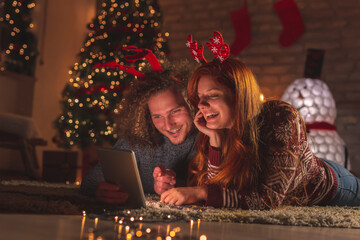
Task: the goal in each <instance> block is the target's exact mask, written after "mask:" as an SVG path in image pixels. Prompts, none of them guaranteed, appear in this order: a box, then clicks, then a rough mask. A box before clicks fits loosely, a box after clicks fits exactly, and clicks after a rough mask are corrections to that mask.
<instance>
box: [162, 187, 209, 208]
mask: <svg viewBox="0 0 360 240" xmlns="http://www.w3.org/2000/svg"><path fill="white" fill-rule="evenodd" d="M206 199H207V190H206V187H202V186H199V187H180V188H173V189H170V190H168V191H166V192H164V193H163V194H161V197H160V200H161V201H162V202H165V203H169V204H173V205H183V204H192V203H196V202H200V201H203V200H206Z"/></svg>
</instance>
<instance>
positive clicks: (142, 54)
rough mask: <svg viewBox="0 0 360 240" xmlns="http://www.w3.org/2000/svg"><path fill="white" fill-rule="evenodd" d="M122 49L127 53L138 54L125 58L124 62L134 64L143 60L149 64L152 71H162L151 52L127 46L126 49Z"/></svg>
mask: <svg viewBox="0 0 360 240" xmlns="http://www.w3.org/2000/svg"><path fill="white" fill-rule="evenodd" d="M123 49H124V50H128V51H134V52H139V53H138V54H135V55H127V56H125V59H126V61H128V62H136V61H138V60H141V59H143V58H145V59H146V60H148V61H149V63H150V64H151V67H152V68H153V69H154V71H156V72H162V71H163V69H162V67H161V66H160V63H159V61H158V60H157V58H156V56H155V55H154V53H153V52H152V51H151V50H149V49H141V48H137V47H135V46H128V47H124V48H123Z"/></svg>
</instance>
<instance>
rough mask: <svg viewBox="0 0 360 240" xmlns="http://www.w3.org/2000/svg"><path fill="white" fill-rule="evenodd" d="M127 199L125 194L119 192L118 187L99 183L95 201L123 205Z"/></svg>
mask: <svg viewBox="0 0 360 240" xmlns="http://www.w3.org/2000/svg"><path fill="white" fill-rule="evenodd" d="M128 197H129V196H128V194H127V193H125V192H121V191H120V187H119V186H118V185H115V184H111V183H108V182H101V183H100V184H99V186H98V188H97V189H96V199H97V200H99V201H101V202H103V203H112V204H120V203H125V202H126V200H127V199H128Z"/></svg>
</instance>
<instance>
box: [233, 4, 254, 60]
mask: <svg viewBox="0 0 360 240" xmlns="http://www.w3.org/2000/svg"><path fill="white" fill-rule="evenodd" d="M230 18H231V21H232V24H233V26H234V29H235V40H234V42H233V43H232V44H231V47H230V53H231V54H232V55H234V56H236V55H239V54H240V53H241V52H242V50H244V49H245V48H246V47H247V45H249V43H250V41H251V26H250V15H249V11H248V7H247V3H246V0H245V2H244V6H243V7H242V8H239V9H237V10H235V11H232V12H230Z"/></svg>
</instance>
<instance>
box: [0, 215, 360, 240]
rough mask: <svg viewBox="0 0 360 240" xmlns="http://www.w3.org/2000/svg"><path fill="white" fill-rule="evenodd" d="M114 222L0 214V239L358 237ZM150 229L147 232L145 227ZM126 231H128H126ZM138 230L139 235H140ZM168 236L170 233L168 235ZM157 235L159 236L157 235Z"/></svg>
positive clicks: (339, 232)
mask: <svg viewBox="0 0 360 240" xmlns="http://www.w3.org/2000/svg"><path fill="white" fill-rule="evenodd" d="M130 226H131V227H130V229H129V230H126V224H122V225H120V224H118V223H115V221H111V220H98V221H96V220H95V219H94V218H90V217H82V216H65V215H61V216H58V215H17V214H0V239H4V240H5V239H9V240H11V239H26V240H32V239H34V240H50V239H51V240H52V239H57V240H60V239H67V240H72V239H74V240H79V239H80V240H102V239H130V238H127V237H131V239H133V240H135V239H156V240H160V239H161V240H170V239H172V240H175V239H187V240H198V239H201V240H220V239H221V240H233V239H236V240H238V239H241V240H242V239H254V240H257V239H258V240H264V239H276V240H282V239H296V240H301V239H304V240H312V239H314V240H322V239H324V240H333V239H338V240H347V239H360V229H337V228H311V227H293V226H279V225H261V224H240V223H205V222H197V221H195V222H193V223H192V224H191V223H186V222H172V223H147V222H140V221H138V222H136V221H135V223H132V224H130ZM147 229H150V231H151V232H150V233H146V230H147ZM129 234H130V235H129ZM140 234H141V235H140ZM170 236H173V237H172V238H170ZM159 237H161V238H159Z"/></svg>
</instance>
